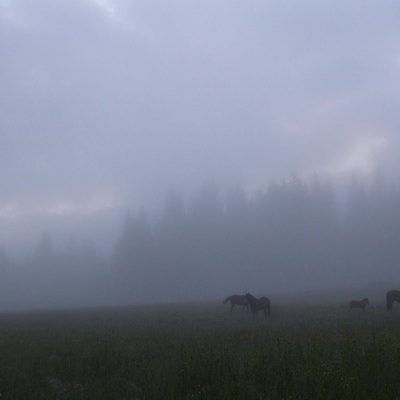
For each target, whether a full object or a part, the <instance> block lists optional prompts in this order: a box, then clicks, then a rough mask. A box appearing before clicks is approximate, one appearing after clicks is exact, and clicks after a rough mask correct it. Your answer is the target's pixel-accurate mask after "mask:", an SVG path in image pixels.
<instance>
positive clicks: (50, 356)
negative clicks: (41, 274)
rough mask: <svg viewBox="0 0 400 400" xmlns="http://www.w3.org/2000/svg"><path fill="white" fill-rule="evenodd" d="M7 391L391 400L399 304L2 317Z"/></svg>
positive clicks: (0, 345) (397, 395) (398, 352)
mask: <svg viewBox="0 0 400 400" xmlns="http://www.w3.org/2000/svg"><path fill="white" fill-rule="evenodd" d="M0 359H1V366H0V397H1V398H4V399H40V400H44V399H147V400H150V399H160V400H161V399H162V400H165V399H187V400H189V399H204V400H206V399H207V400H208V399H246V400H249V399H268V400H275V399H277V400H278V399H279V400H284V399H285V400H289V399H292V400H294V399H352V400H353V399H380V400H381V399H390V400H394V399H400V306H399V305H398V304H397V307H396V305H395V306H394V309H393V311H392V312H391V313H388V312H387V311H386V310H385V308H384V307H383V305H378V306H376V307H374V308H372V307H371V308H367V309H366V311H365V312H363V311H362V310H359V309H356V310H353V311H351V312H348V311H347V308H346V307H344V306H343V305H340V304H337V303H333V302H332V303H329V302H325V303H320V304H318V303H317V304H299V303H297V304H296V303H293V304H292V303H290V302H287V303H284V302H281V303H274V302H273V301H272V315H271V317H267V318H264V317H263V316H262V315H261V313H260V315H259V316H258V318H257V319H256V320H253V318H252V317H251V313H249V314H248V313H246V312H242V311H241V310H240V309H236V310H235V311H234V312H233V313H232V314H231V313H229V307H228V306H224V305H223V304H222V302H220V301H218V302H217V301H216V302H208V303H185V304H164V305H143V306H129V307H128V306H126V307H115V308H101V309H100V308H98V309H81V310H61V311H41V312H39V311H35V312H26V313H12V314H11V313H9V314H6V313H3V314H2V315H0Z"/></svg>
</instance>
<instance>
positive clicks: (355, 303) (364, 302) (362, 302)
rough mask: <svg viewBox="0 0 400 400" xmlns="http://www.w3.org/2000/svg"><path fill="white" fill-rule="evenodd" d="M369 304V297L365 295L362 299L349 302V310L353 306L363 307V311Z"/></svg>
mask: <svg viewBox="0 0 400 400" xmlns="http://www.w3.org/2000/svg"><path fill="white" fill-rule="evenodd" d="M367 305H369V300H368V297H365V298H364V299H362V300H351V301H350V302H349V311H351V309H352V308H362V309H363V311H365V307H366V306H367Z"/></svg>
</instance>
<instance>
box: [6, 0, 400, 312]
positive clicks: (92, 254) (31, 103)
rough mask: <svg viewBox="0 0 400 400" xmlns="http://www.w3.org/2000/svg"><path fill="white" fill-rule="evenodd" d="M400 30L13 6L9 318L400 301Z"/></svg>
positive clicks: (341, 17)
mask: <svg viewBox="0 0 400 400" xmlns="http://www.w3.org/2000/svg"><path fill="white" fill-rule="evenodd" d="M399 17H400V5H398V4H397V3H395V2H386V3H385V4H378V3H374V2H361V1H355V2H352V3H349V2H344V1H337V2H334V3H332V4H326V3H322V2H318V1H307V0H301V1H296V2H294V1H293V2H275V1H262V2H261V1H255V2H251V3H246V2H245V3H244V2H238V1H233V2H232V1H229V2H228V1H219V2H212V1H201V2H199V1H189V2H187V1H185V2H184V1H169V2H161V1H146V2H139V1H124V0H80V1H77V2H69V1H64V0H62V1H58V2H53V1H50V0H40V1H38V2H34V3H33V2H31V1H28V0H16V1H8V0H0V48H1V50H2V57H1V61H0V87H1V91H0V105H1V107H0V182H1V190H0V278H1V279H0V310H9V309H27V308H39V307H71V306H91V305H108V304H126V303H128V304H132V303H149V302H171V301H172V302H174V301H190V300H218V301H219V300H220V299H223V298H224V297H226V296H227V295H230V294H233V293H239V294H241V293H245V292H247V291H250V292H252V293H254V294H260V295H261V294H271V295H274V294H280V293H298V292H304V291H310V290H311V291H316V290H317V291H318V290H322V291H324V290H331V289H332V290H337V289H340V288H361V289H360V292H363V291H364V290H365V291H368V290H369V289H368V288H379V290H382V293H384V291H385V290H389V289H392V288H400V280H399V266H400V245H399V244H400V243H399V240H400V187H399V173H400V168H399V167H400V165H399V159H400V157H399V150H400V148H399V146H400V140H399V138H400V136H399V130H400V120H399V117H398V110H399V109H400V104H399V103H400V101H399V100H400V96H399V93H400V90H399V89H400V37H399V32H398V21H399ZM366 295H367V294H366Z"/></svg>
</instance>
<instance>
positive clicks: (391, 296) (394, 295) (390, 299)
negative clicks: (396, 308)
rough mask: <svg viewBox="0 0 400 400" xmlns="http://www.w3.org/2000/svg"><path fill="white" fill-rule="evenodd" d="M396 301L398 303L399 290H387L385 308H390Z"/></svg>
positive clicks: (399, 299)
mask: <svg viewBox="0 0 400 400" xmlns="http://www.w3.org/2000/svg"><path fill="white" fill-rule="evenodd" d="M395 301H397V302H399V303H400V290H389V291H388V292H387V293H386V309H387V310H388V311H391V310H392V305H393V303H394V302H395Z"/></svg>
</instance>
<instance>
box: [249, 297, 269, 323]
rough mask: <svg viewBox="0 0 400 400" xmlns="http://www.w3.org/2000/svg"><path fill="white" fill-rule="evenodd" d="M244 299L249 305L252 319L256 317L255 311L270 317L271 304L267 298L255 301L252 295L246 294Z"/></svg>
mask: <svg viewBox="0 0 400 400" xmlns="http://www.w3.org/2000/svg"><path fill="white" fill-rule="evenodd" d="M246 299H247V302H248V303H249V304H250V309H251V312H252V313H253V318H256V317H257V311H259V310H263V311H264V315H265V316H267V312H268V315H271V302H270V301H269V298H268V297H265V296H264V297H260V298H259V299H256V298H255V297H254V296H253V295H251V294H250V293H246Z"/></svg>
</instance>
